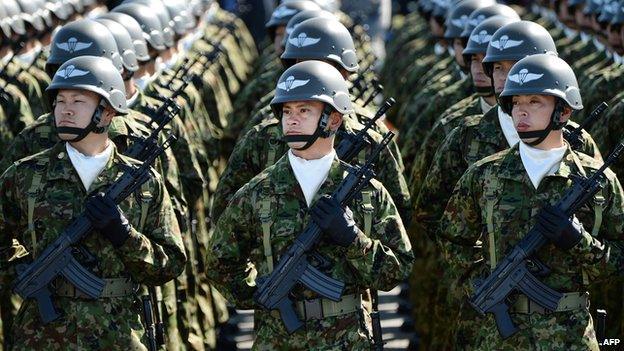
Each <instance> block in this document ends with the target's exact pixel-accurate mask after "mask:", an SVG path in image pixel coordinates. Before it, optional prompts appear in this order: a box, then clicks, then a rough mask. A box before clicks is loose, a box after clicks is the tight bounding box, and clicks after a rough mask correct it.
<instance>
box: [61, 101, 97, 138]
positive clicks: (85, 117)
mask: <svg viewBox="0 0 624 351" xmlns="http://www.w3.org/2000/svg"><path fill="white" fill-rule="evenodd" d="M99 102H100V97H99V95H97V94H96V93H93V92H90V91H86V90H60V91H59V92H58V94H57V95H56V100H55V106H54V118H55V120H56V125H57V126H58V127H70V128H81V129H84V128H86V127H87V126H88V125H89V123H90V122H91V117H92V116H93V112H95V108H96V107H97V106H98V104H99ZM75 137H76V135H74V134H59V138H60V139H61V140H72V139H74V138H75Z"/></svg>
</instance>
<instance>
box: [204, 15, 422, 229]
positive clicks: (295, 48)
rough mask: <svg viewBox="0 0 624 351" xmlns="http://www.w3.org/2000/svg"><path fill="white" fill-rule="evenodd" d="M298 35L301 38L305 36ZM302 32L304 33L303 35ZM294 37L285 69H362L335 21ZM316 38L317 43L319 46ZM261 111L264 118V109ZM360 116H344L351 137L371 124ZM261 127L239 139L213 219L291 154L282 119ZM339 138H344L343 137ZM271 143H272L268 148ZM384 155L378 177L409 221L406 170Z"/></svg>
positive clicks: (392, 155)
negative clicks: (303, 63)
mask: <svg viewBox="0 0 624 351" xmlns="http://www.w3.org/2000/svg"><path fill="white" fill-rule="evenodd" d="M300 33H301V34H302V35H301V36H300ZM303 33H306V34H305V35H303ZM291 38H297V40H295V39H293V40H292V41H290V40H289V42H288V44H287V47H286V51H285V52H284V54H283V55H282V59H283V61H284V65H285V66H287V67H288V66H291V65H293V64H294V63H295V62H296V61H297V60H310V59H315V60H324V61H326V62H329V63H331V64H332V65H333V66H334V67H339V70H340V72H341V74H342V75H343V77H346V76H348V75H349V74H352V73H354V72H357V70H358V67H359V65H358V61H357V57H356V55H355V48H354V44H353V41H352V39H351V37H350V35H349V32H348V31H347V29H346V28H345V27H344V26H342V25H341V24H340V23H338V22H337V21H335V20H331V19H327V18H313V19H309V20H306V21H304V22H302V23H301V24H299V25H298V26H297V28H296V29H295V30H294V31H293V32H292V34H291ZM316 39H319V40H318V41H317V40H316ZM299 40H301V41H299ZM306 40H307V41H306ZM312 42H314V44H313V45H310V44H309V43H312ZM303 44H305V45H303ZM277 92H278V91H277V90H276V93H277ZM354 106H356V105H354ZM355 108H357V106H356V107H355ZM263 112H264V113H266V109H264V111H263ZM357 114H361V113H358V111H356V113H354V114H348V115H345V116H344V117H343V118H344V124H343V125H344V128H345V129H346V130H347V132H356V131H357V130H360V129H362V128H363V126H362V124H364V123H367V121H368V120H370V119H369V118H368V117H364V118H361V119H360V118H358V117H356V116H354V115H357ZM260 122H261V123H259V124H258V125H256V126H255V127H254V128H252V129H251V130H249V132H248V133H247V134H245V136H244V137H243V138H241V140H240V141H239V143H238V144H237V146H236V147H235V149H234V151H233V153H232V155H231V156H230V161H229V162H228V167H227V168H226V170H225V171H224V173H223V175H222V176H221V179H220V181H219V185H218V187H217V191H216V195H215V197H214V201H213V206H212V217H213V219H218V218H219V216H220V214H221V213H222V212H223V210H224V209H225V207H226V205H227V202H228V201H229V199H230V198H231V196H232V195H233V194H234V193H235V192H236V190H238V189H239V188H240V187H241V186H242V185H244V184H245V183H246V182H248V181H249V180H250V179H251V178H252V177H253V176H255V175H256V174H258V173H260V172H261V171H262V170H263V169H264V168H266V167H268V166H270V165H272V164H273V163H274V162H275V161H277V159H278V158H279V157H280V156H281V155H283V154H284V153H285V152H286V151H287V145H286V143H284V142H283V140H282V139H281V137H282V134H281V128H280V125H279V120H277V119H275V118H270V119H266V120H264V121H260ZM381 128H382V126H375V127H374V128H371V129H372V130H371V131H370V134H371V135H373V139H374V140H375V139H376V140H381V139H380V138H379V137H380V135H379V134H380V129H381ZM349 130H350V131H349ZM376 131H377V132H376ZM338 138H339V139H342V136H339V137H338ZM267 139H269V140H271V141H272V142H271V143H269V144H267V142H266V140H267ZM385 152H387V154H386V153H385ZM385 152H384V155H387V157H381V158H380V161H379V162H378V165H379V167H380V170H382V169H383V171H380V172H379V173H378V176H379V179H380V180H381V181H382V182H383V183H384V185H385V186H386V187H387V188H388V189H389V191H390V194H391V195H392V197H393V200H394V201H395V203H396V205H397V208H399V213H401V215H402V216H405V215H407V214H409V212H410V210H409V201H410V197H409V193H408V191H407V185H406V183H405V180H404V178H403V175H402V170H403V169H402V164H401V161H400V160H401V158H400V154H398V153H397V152H396V150H395V149H393V148H392V147H389V148H388V149H387V150H386V151H385Z"/></svg>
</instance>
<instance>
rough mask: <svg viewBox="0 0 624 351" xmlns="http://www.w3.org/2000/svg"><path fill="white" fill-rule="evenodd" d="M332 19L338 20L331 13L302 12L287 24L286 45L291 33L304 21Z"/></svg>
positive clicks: (322, 11)
mask: <svg viewBox="0 0 624 351" xmlns="http://www.w3.org/2000/svg"><path fill="white" fill-rule="evenodd" d="M317 17H318V18H330V19H334V20H337V18H336V16H334V15H333V14H332V13H331V12H328V11H325V10H306V11H301V12H299V13H298V14H296V15H294V16H293V17H292V18H291V19H290V21H288V23H287V24H286V35H285V36H284V44H286V41H287V39H288V36H289V35H290V33H292V31H293V30H295V28H296V27H297V26H298V25H299V24H300V23H301V22H303V21H305V20H309V19H311V18H317Z"/></svg>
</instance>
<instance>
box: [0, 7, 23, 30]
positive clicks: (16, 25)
mask: <svg viewBox="0 0 624 351" xmlns="http://www.w3.org/2000/svg"><path fill="white" fill-rule="evenodd" d="M2 6H4V10H5V11H6V13H7V22H8V23H9V25H10V26H11V29H12V30H13V33H14V34H18V35H25V34H26V25H25V24H24V19H23V18H22V16H21V14H22V10H21V9H20V6H19V4H18V3H17V1H15V0H3V1H2Z"/></svg>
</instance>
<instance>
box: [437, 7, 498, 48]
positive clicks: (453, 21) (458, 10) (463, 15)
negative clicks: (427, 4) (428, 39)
mask: <svg viewBox="0 0 624 351" xmlns="http://www.w3.org/2000/svg"><path fill="white" fill-rule="evenodd" d="M493 4H495V2H494V1H493V0H463V1H460V2H458V3H456V4H455V5H454V6H452V7H451V8H450V10H449V14H448V16H447V17H446V24H445V27H446V31H445V32H444V38H447V39H453V38H459V36H460V34H461V33H462V31H463V30H464V27H465V26H466V23H467V22H468V17H469V16H470V14H471V13H472V12H474V11H475V10H477V9H479V8H482V7H485V6H489V5H493Z"/></svg>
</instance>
